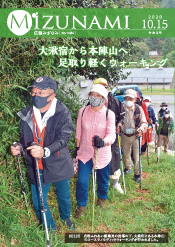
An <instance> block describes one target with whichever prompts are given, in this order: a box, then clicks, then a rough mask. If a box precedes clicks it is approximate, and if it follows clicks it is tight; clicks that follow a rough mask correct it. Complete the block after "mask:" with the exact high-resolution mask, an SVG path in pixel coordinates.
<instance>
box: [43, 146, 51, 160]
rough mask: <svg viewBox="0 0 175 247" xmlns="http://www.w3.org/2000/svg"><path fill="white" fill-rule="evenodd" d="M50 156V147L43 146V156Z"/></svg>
mask: <svg viewBox="0 0 175 247" xmlns="http://www.w3.org/2000/svg"><path fill="white" fill-rule="evenodd" d="M49 156H50V149H49V148H44V156H43V158H48V157H49Z"/></svg>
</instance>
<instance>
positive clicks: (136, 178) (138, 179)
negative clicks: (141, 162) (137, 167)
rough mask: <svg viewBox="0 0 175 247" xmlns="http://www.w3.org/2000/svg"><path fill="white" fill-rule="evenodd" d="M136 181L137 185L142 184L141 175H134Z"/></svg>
mask: <svg viewBox="0 0 175 247" xmlns="http://www.w3.org/2000/svg"><path fill="white" fill-rule="evenodd" d="M134 180H135V181H136V183H140V175H135V174H134Z"/></svg>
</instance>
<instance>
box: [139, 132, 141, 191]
mask: <svg viewBox="0 0 175 247" xmlns="http://www.w3.org/2000/svg"><path fill="white" fill-rule="evenodd" d="M139 175H140V189H141V143H140V136H139Z"/></svg>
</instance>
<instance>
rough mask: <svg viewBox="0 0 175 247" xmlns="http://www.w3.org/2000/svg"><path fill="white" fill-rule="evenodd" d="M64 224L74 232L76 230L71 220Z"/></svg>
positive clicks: (65, 221)
mask: <svg viewBox="0 0 175 247" xmlns="http://www.w3.org/2000/svg"><path fill="white" fill-rule="evenodd" d="M64 223H65V224H66V225H67V226H68V227H69V228H70V229H71V230H72V231H74V230H75V225H74V223H73V222H72V221H71V219H70V218H68V219H66V220H64Z"/></svg>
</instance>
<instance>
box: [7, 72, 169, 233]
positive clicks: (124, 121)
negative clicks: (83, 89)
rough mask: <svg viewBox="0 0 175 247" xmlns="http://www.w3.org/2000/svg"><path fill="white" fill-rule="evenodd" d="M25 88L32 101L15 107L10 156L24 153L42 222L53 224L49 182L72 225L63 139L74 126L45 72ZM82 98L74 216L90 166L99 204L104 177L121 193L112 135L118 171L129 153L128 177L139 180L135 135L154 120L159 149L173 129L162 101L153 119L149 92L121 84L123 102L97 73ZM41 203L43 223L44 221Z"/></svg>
mask: <svg viewBox="0 0 175 247" xmlns="http://www.w3.org/2000/svg"><path fill="white" fill-rule="evenodd" d="M29 88H30V89H31V96H32V102H33V106H29V107H26V108H23V109H22V110H21V111H20V112H18V116H19V117H20V118H21V123H20V127H21V134H20V142H19V143H17V144H16V145H12V146H11V152H12V154H13V155H15V156H18V155H25V157H26V161H27V168H28V173H29V179H30V182H31V191H32V200H33V206H34V209H35V211H36V214H37V216H38V219H39V221H40V223H41V224H43V227H44V228H45V227H46V225H45V224H47V228H48V229H49V230H56V224H55V222H54V220H53V217H52V214H51V212H50V209H49V206H48V204H47V196H48V192H49V188H50V184H51V183H54V184H55V187H56V195H57V199H58V203H59V212H60V218H61V219H62V220H63V222H64V223H65V224H66V225H67V226H68V227H69V228H71V229H72V230H74V224H73V222H72V220H71V219H70V214H71V201H70V190H69V181H70V178H71V177H73V175H74V168H73V163H72V158H71V157H70V154H69V150H68V142H69V140H70V138H71V134H72V133H73V131H74V126H73V122H72V119H71V116H70V112H69V110H68V108H67V107H66V106H65V105H64V104H63V103H62V102H60V101H59V100H58V99H56V98H55V91H56V88H57V85H56V82H55V81H54V80H53V79H51V78H50V77H46V76H41V77H39V78H37V79H36V80H35V81H34V82H33V85H32V86H30V87H29ZM87 99H88V100H89V103H88V104H87V106H85V107H83V108H81V109H80V110H79V113H78V118H77V125H76V150H75V152H74V157H75V158H76V159H77V160H78V180H77V184H76V200H77V204H78V205H77V210H76V215H75V217H76V218H80V217H81V216H82V215H83V214H85V212H86V206H87V202H88V186H89V178H90V175H91V172H92V169H93V168H94V167H95V166H96V168H97V182H98V187H97V197H98V200H97V204H98V205H99V206H105V204H106V199H107V198H108V187H109V178H111V179H112V180H113V185H112V186H113V187H114V189H116V190H117V191H118V192H119V193H122V194H123V193H124V192H123V190H122V188H121V185H120V183H119V178H120V175H121V170H120V158H121V157H120V150H119V148H120V147H119V142H118V140H119V139H118V135H120V136H121V145H122V152H123V163H124V173H125V174H127V173H131V171H132V167H131V163H132V162H131V159H133V160H134V180H135V181H136V182H139V181H140V175H139V153H140V150H139V140H140V139H141V137H142V136H143V133H145V132H146V131H147V128H148V125H150V126H151V128H152V126H153V124H155V125H156V128H157V133H158V147H159V146H160V145H161V143H162V140H164V145H165V149H164V151H165V152H166V151H167V148H168V147H167V145H168V141H169V135H170V133H171V132H172V133H174V123H173V119H172V117H171V116H170V112H169V110H168V109H167V104H166V103H165V102H163V103H162V105H161V110H160V111H159V113H158V114H159V116H158V120H157V119H156V117H155V114H154V110H153V108H152V107H151V106H150V103H151V100H150V98H149V97H145V98H143V97H142V94H141V92H140V91H138V92H136V91H134V90H132V89H128V90H126V91H125V95H124V102H123V103H121V102H120V101H119V100H118V99H117V98H115V97H114V95H113V94H112V93H111V92H109V87H108V82H107V80H106V79H104V78H98V79H96V80H95V81H94V84H93V86H92V88H91V90H90V92H89V93H88V94H87ZM164 107H165V108H164ZM145 143H147V141H145ZM145 143H144V145H143V146H142V152H143V153H144V152H145V150H146V144H145ZM131 150H132V152H131ZM96 151H97V157H96V156H95V153H96ZM37 165H38V168H39V170H38V171H39V176H38V174H37V170H36V166H37ZM40 185H41V186H40ZM42 204H44V205H42ZM43 207H44V208H45V209H44V212H45V215H46V219H47V223H46V221H44V217H43Z"/></svg>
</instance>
